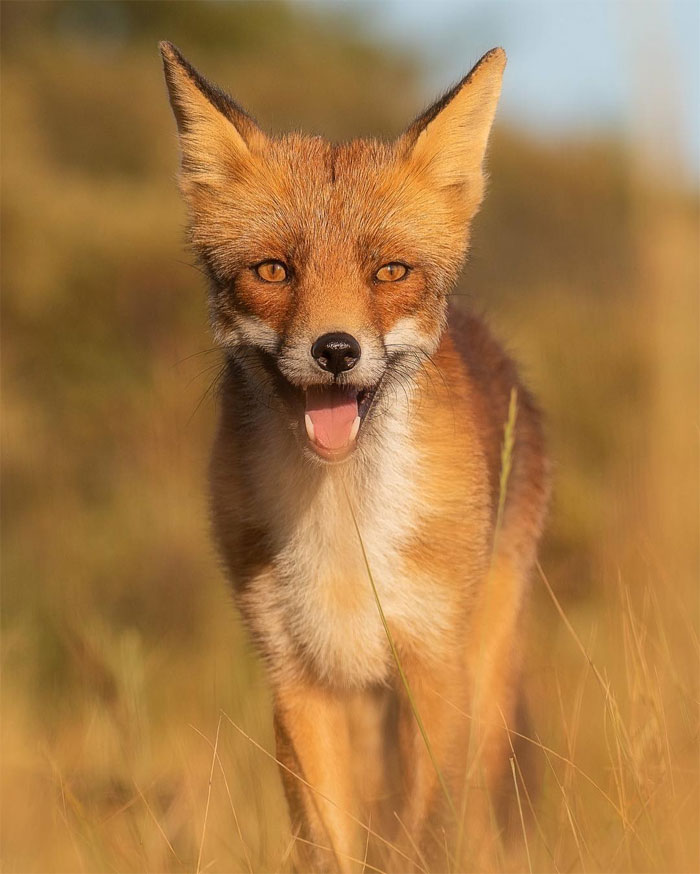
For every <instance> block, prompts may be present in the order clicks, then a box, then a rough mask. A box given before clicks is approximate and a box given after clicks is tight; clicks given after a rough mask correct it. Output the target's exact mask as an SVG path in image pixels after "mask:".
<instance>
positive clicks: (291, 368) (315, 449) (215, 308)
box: [160, 42, 506, 462]
mask: <svg viewBox="0 0 700 874" xmlns="http://www.w3.org/2000/svg"><path fill="white" fill-rule="evenodd" d="M160 48H161V53H162V56H163V61H164V66H165V78H166V82H167V86H168V90H169V94H170V103H171V105H172V108H173V112H174V114H175V119H176V121H177V127H178V132H179V137H180V147H181V157H182V162H181V172H180V188H181V190H182V193H183V195H184V198H185V200H186V202H187V206H188V211H189V228H190V239H191V243H192V246H193V248H194V250H195V252H196V254H197V257H198V258H199V260H200V261H201V263H202V265H203V267H204V269H205V270H206V272H207V274H208V276H209V277H210V280H211V316H212V323H213V329H214V334H215V338H216V340H217V342H218V343H220V344H221V345H222V346H223V347H224V348H225V349H226V350H227V354H228V355H229V356H230V357H231V359H232V360H233V361H234V362H235V363H236V366H238V367H239V368H240V370H241V372H242V374H243V376H244V377H245V379H246V380H248V381H249V382H252V383H253V384H254V385H255V387H256V388H257V389H258V396H259V394H260V392H264V393H265V394H266V395H267V396H268V398H270V399H272V400H273V401H274V404H275V405H276V408H277V410H278V412H279V413H280V414H281V415H282V416H283V418H284V419H286V421H287V423H288V425H289V427H290V429H291V430H292V431H293V432H294V433H295V434H297V436H298V438H299V441H300V443H301V446H302V448H303V450H304V451H305V452H306V453H307V454H308V455H310V456H311V457H314V458H321V459H323V460H324V461H326V462H328V461H331V462H333V461H340V460H344V459H346V458H348V457H349V456H350V455H351V454H352V452H353V451H354V449H355V448H356V446H357V445H358V444H360V443H362V441H363V440H365V439H367V440H369V439H370V438H369V437H365V436H364V435H365V434H366V433H370V432H371V431H372V428H371V427H368V425H369V423H371V421H372V419H375V418H378V417H377V416H376V413H377V411H378V410H380V409H381V408H382V406H386V405H388V404H390V403H391V399H392V397H393V398H395V397H396V393H395V390H394V391H393V392H392V387H393V388H394V389H395V387H396V385H397V383H398V382H400V383H401V384H402V386H403V387H405V386H406V383H407V381H408V383H409V386H410V383H411V381H412V380H413V379H415V377H416V375H417V374H418V372H419V371H420V369H421V367H422V366H423V365H424V363H425V360H426V359H427V358H429V357H430V356H431V355H432V353H433V352H434V351H435V350H436V348H437V346H438V343H439V340H440V336H441V334H442V331H443V330H444V327H445V320H446V309H447V296H448V294H449V292H450V291H451V289H452V287H453V285H454V283H455V280H456V278H457V274H458V271H459V269H460V267H461V264H462V262H463V260H464V257H465V254H466V251H467V246H468V243H469V227H470V222H471V220H472V218H473V217H474V215H475V213H476V211H477V210H478V208H479V205H480V203H481V200H482V197H483V192H484V172H483V163H484V155H485V152H486V145H487V141H488V137H489V132H490V129H491V125H492V122H493V118H494V115H495V112H496V105H497V103H498V98H499V94H500V90H501V79H502V76H503V70H504V67H505V63H506V57H505V53H504V51H503V50H502V49H500V48H496V49H493V50H492V51H490V52H488V54H486V55H484V57H483V58H482V59H481V60H480V61H479V62H478V63H477V64H476V66H475V67H474V68H473V69H472V70H471V72H470V73H469V74H468V75H467V76H466V77H465V78H464V79H463V80H462V81H461V82H459V84H458V85H456V86H455V87H454V88H453V89H452V90H451V91H450V92H449V93H447V94H446V95H445V96H444V97H443V98H442V99H441V100H439V101H438V102H437V103H435V104H434V105H433V106H431V107H430V108H429V109H428V110H427V111H426V112H425V113H423V114H422V115H421V116H420V117H419V118H418V119H417V120H416V121H414V122H413V123H412V124H411V125H410V126H409V127H408V129H407V130H406V131H405V133H404V134H403V135H401V136H400V137H399V138H398V139H397V140H396V141H395V142H392V143H383V142H378V141H372V140H356V141H353V142H350V143H347V144H342V145H338V144H335V143H330V142H327V141H326V140H323V139H321V138H319V137H307V136H301V135H298V134H292V135H288V136H283V137H279V138H272V137H270V136H268V135H267V134H265V133H264V132H263V131H262V130H261V129H260V127H258V125H257V124H256V123H255V122H254V121H253V119H252V118H251V117H250V116H249V115H248V114H247V113H246V112H245V111H244V110H243V109H241V107H240V106H238V105H237V104H236V103H235V102H234V101H233V100H232V99H231V98H230V97H229V96H228V95H227V94H225V93H224V92H223V91H221V90H219V89H218V88H216V87H215V86H214V85H212V84H210V83H209V82H208V81H207V80H206V79H205V78H204V77H203V76H201V75H200V74H199V73H198V72H197V71H196V70H195V69H194V68H193V67H192V66H191V65H190V64H189V63H188V62H187V61H186V60H185V59H184V58H183V57H182V55H181V54H180V53H179V51H178V50H177V49H176V48H175V47H174V46H173V45H172V44H170V43H167V42H164V43H162V44H161V47H160ZM268 406H269V403H268ZM375 430H376V429H375Z"/></svg>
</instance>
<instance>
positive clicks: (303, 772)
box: [275, 685, 361, 874]
mask: <svg viewBox="0 0 700 874" xmlns="http://www.w3.org/2000/svg"><path fill="white" fill-rule="evenodd" d="M275 735H276V740H277V756H278V759H279V761H280V763H281V772H282V781H283V785H284V789H285V794H286V796H287V802H288V805H289V813H290V819H291V823H292V831H293V833H294V834H295V835H296V837H297V838H298V839H299V840H298V841H297V848H296V849H297V853H296V855H297V865H298V870H299V871H302V872H311V871H313V872H342V874H350V872H352V871H354V870H357V868H356V865H355V864H353V861H352V860H353V859H357V858H358V846H359V844H360V840H361V835H360V834H359V832H360V831H361V830H360V829H359V826H358V823H357V819H356V816H357V803H356V792H355V786H354V779H353V772H352V762H351V758H352V757H351V752H352V750H351V743H350V728H349V723H348V712H347V706H346V702H345V700H344V698H343V696H342V695H339V694H337V693H334V692H330V691H328V690H326V689H322V688H319V687H315V686H312V685H304V686H297V687H294V688H285V689H281V690H277V693H276V695H275Z"/></svg>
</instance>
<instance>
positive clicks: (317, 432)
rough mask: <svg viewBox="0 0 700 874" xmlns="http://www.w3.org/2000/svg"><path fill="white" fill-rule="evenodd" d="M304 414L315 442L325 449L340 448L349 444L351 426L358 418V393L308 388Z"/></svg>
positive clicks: (335, 389)
mask: <svg viewBox="0 0 700 874" xmlns="http://www.w3.org/2000/svg"><path fill="white" fill-rule="evenodd" d="M306 412H307V414H308V416H309V418H310V419H311V422H312V423H313V426H314V437H315V440H316V443H319V444H320V445H321V446H323V448H324V449H342V448H343V447H344V446H347V444H348V443H349V442H350V431H351V429H352V423H353V422H354V421H355V418H356V417H357V392H356V391H344V390H342V389H337V388H323V387H320V386H319V387H314V388H309V389H307V391H306Z"/></svg>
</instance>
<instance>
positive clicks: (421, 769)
mask: <svg viewBox="0 0 700 874" xmlns="http://www.w3.org/2000/svg"><path fill="white" fill-rule="evenodd" d="M402 666H403V669H404V673H405V674H406V678H407V681H408V685H409V688H410V690H411V698H412V699H413V706H412V705H411V702H410V701H409V698H408V695H407V694H406V692H405V690H401V692H400V695H399V698H400V707H399V717H398V738H399V749H400V757H401V773H402V781H403V797H404V799H405V800H404V805H403V810H402V811H401V824H402V829H401V832H402V833H404V834H405V833H407V834H408V835H410V839H409V840H408V842H402V843H403V846H404V848H405V850H406V853H407V855H410V856H412V857H415V856H416V849H417V850H418V851H419V853H420V855H421V857H422V858H421V860H420V861H421V865H423V866H424V865H425V864H427V865H428V866H429V867H431V868H433V867H434V868H435V869H436V870H447V869H448V867H451V866H450V865H449V863H448V860H447V859H446V857H445V830H446V829H451V827H452V826H453V825H454V823H455V815H456V813H457V810H458V799H457V798H456V796H455V789H456V784H455V779H454V778H455V776H456V774H457V772H458V770H459V769H458V767H456V766H458V763H459V757H460V753H461V752H462V751H463V748H464V743H463V734H464V727H463V717H462V716H461V715H460V709H461V708H462V707H463V705H464V692H463V689H464V669H463V667H462V665H461V660H460V661H458V662H457V661H456V662H455V663H454V664H453V665H451V666H448V667H447V668H446V667H445V665H444V664H443V665H440V666H439V667H436V666H435V664H422V663H421V662H418V661H414V660H413V659H411V660H406V661H402ZM414 707H415V711H417V713H418V716H419V717H420V719H421V721H422V724H423V727H424V729H425V733H426V735H427V737H428V742H429V744H430V750H428V745H427V744H426V742H425V739H424V737H423V734H422V732H421V730H420V727H419V725H418V720H417V718H416V714H415V712H414ZM431 754H432V755H431ZM393 867H395V868H396V870H401V871H405V870H406V864H405V860H401V859H398V858H397V859H395V860H394V861H393Z"/></svg>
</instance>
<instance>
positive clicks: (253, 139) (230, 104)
mask: <svg viewBox="0 0 700 874" xmlns="http://www.w3.org/2000/svg"><path fill="white" fill-rule="evenodd" d="M159 48H160V53H161V55H162V58H163V68H164V71H165V81H166V84H167V86H168V93H169V95H170V105H171V107H172V110H173V113H174V115H175V121H176V122H177V129H178V133H179V135H180V147H181V150H182V171H183V182H185V181H186V180H187V179H189V180H191V181H194V182H204V183H207V182H208V183H212V182H216V180H217V179H219V178H221V176H222V175H223V173H225V172H226V171H227V170H229V171H230V170H231V169H232V168H233V167H235V166H236V165H237V164H240V163H241V162H245V161H246V159H248V158H250V156H251V153H252V152H254V151H255V150H256V149H259V148H260V147H261V146H263V145H264V143H265V142H266V137H265V134H263V132H262V131H261V130H260V128H259V127H258V126H257V124H256V123H255V122H254V121H253V119H252V118H251V117H250V116H249V115H248V114H247V113H246V112H245V111H244V110H243V109H241V107H240V106H238V104H237V103H236V102H235V101H234V100H233V99H232V98H231V97H229V96H228V94H225V93H224V92H223V91H221V90H220V89H219V88H217V87H216V86H215V85H212V84H211V83H210V82H208V81H207V80H206V79H205V78H204V76H202V75H200V74H199V73H198V72H197V71H196V70H195V69H194V67H193V66H192V65H191V64H190V63H188V61H186V60H185V58H184V57H183V56H182V55H181V54H180V52H179V51H178V49H177V48H175V46H174V45H173V44H172V43H169V42H162V43H160V46H159Z"/></svg>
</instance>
